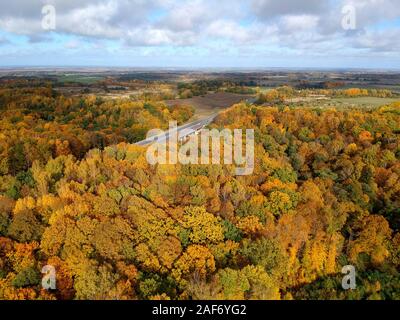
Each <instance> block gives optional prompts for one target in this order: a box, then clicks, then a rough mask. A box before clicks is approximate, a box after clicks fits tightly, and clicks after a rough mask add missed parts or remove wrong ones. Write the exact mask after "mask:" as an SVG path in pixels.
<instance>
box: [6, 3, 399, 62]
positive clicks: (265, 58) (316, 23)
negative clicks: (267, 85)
mask: <svg viewBox="0 0 400 320" xmlns="http://www.w3.org/2000/svg"><path fill="white" fill-rule="evenodd" d="M13 66H106V67H170V68H272V67H283V68H374V69H380V68H382V69H400V1H399V0H11V1H4V0H3V1H1V3H0V67H13Z"/></svg>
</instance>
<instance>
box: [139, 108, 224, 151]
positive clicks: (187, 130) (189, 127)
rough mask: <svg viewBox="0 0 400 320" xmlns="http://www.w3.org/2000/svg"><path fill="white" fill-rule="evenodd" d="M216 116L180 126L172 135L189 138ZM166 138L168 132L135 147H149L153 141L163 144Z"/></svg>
mask: <svg viewBox="0 0 400 320" xmlns="http://www.w3.org/2000/svg"><path fill="white" fill-rule="evenodd" d="M217 115H218V114H214V115H212V116H210V117H207V118H204V119H200V120H197V121H194V122H190V123H187V124H184V125H182V126H180V127H177V129H176V130H173V131H172V133H174V134H175V132H176V131H178V139H184V138H186V137H187V136H190V135H191V134H193V133H194V132H196V131H199V130H201V129H202V128H204V127H206V126H208V125H209V124H210V123H211V122H213V120H214V119H215V118H216V117H217ZM168 138H169V131H166V132H165V134H161V135H157V136H153V137H150V138H148V139H145V140H142V141H139V142H137V143H136V145H139V146H146V145H149V144H151V143H153V142H155V141H158V142H164V141H166V140H167V139H168Z"/></svg>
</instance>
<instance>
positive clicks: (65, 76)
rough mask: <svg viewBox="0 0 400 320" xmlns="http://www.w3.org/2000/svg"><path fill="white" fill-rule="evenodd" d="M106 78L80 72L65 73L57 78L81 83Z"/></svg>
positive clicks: (61, 80) (62, 80)
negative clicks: (80, 73)
mask: <svg viewBox="0 0 400 320" xmlns="http://www.w3.org/2000/svg"><path fill="white" fill-rule="evenodd" d="M103 79H104V78H103V77H101V76H87V75H79V74H63V75H59V76H57V80H58V81H59V82H75V83H81V84H93V83H96V82H98V81H100V80H103Z"/></svg>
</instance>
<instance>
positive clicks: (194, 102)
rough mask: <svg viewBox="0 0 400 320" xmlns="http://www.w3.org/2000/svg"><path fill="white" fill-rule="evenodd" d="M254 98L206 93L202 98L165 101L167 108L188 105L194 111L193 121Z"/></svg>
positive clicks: (234, 94) (250, 96) (244, 95)
mask: <svg viewBox="0 0 400 320" xmlns="http://www.w3.org/2000/svg"><path fill="white" fill-rule="evenodd" d="M253 97H254V96H252V95H246V94H236V93H227V92H217V93H208V94H207V95H205V96H202V97H193V98H190V99H176V100H167V101H165V102H166V103H167V104H168V105H169V106H174V105H190V106H193V107H194V108H195V109H196V112H195V115H194V118H193V120H196V119H198V118H202V117H206V116H210V115H212V114H213V113H215V112H218V111H221V110H223V109H225V108H228V107H230V106H232V105H234V104H236V103H239V102H241V101H244V100H247V99H251V98H253Z"/></svg>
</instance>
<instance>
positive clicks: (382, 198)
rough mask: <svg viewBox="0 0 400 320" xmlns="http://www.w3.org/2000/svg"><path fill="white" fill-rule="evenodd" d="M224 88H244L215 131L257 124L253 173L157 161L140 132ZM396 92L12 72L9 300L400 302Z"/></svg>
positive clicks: (6, 196)
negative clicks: (51, 285) (50, 280)
mask: <svg viewBox="0 0 400 320" xmlns="http://www.w3.org/2000/svg"><path fill="white" fill-rule="evenodd" d="M82 87H83V88H82ZM133 88H135V90H136V91H137V92H139V94H136V93H132V92H130V91H132V90H133ZM127 90H128V91H129V90H130V91H129V93H126V91H127ZM216 92H217V93H218V94H220V96H221V97H226V98H227V99H228V100H226V101H230V100H229V99H232V98H236V97H237V96H240V95H243V99H239V100H240V101H237V102H235V103H233V104H230V103H228V102H222V104H221V107H219V108H218V109H215V110H213V112H214V111H217V112H218V115H217V116H216V118H215V119H214V121H213V122H212V123H211V124H210V125H209V128H215V129H223V128H230V129H234V128H243V129H254V132H255V168H254V172H253V174H252V175H249V176H237V175H235V171H234V168H233V166H231V165H215V164H214V165H211V164H210V165H182V164H176V165H150V164H149V163H148V162H147V161H146V156H145V153H146V148H145V147H143V146H139V145H136V144H135V143H136V142H139V141H141V140H143V139H144V138H145V137H146V134H147V132H148V131H149V130H151V129H153V128H161V129H166V128H168V123H169V121H171V120H176V121H177V122H178V125H181V124H185V123H188V122H190V121H191V119H193V118H194V117H196V116H198V117H199V110H198V108H196V107H194V106H193V105H192V104H191V103H190V101H191V99H197V100H195V101H197V102H198V101H203V100H201V99H204V101H207V99H211V98H212V94H215V93H216ZM183 99H184V103H180V101H183ZM367 99H371V101H380V102H381V103H379V102H378V103H373V104H372V103H371V104H368V103H367V104H368V106H365V105H361V104H356V103H353V102H354V101H366V100H367ZM348 101H352V103H351V104H348V103H347V102H348ZM396 101H400V96H399V95H398V93H396V92H395V91H393V90H391V89H390V88H381V87H377V88H371V87H368V88H358V87H349V86H348V85H347V84H343V83H334V82H329V83H328V82H327V83H319V84H318V86H310V85H307V83H304V82H301V83H299V85H298V86H293V85H292V84H289V85H278V86H275V87H274V88H265V87H262V86H260V85H259V84H258V83H257V82H256V81H252V80H248V79H246V80H244V81H241V82H238V81H236V80H235V79H233V80H232V79H230V80H219V81H206V80H201V81H199V80H196V81H180V82H179V83H177V82H168V81H164V80H159V79H158V80H154V79H138V78H137V77H136V79H133V78H129V77H124V78H118V79H112V78H104V79H102V80H97V81H96V82H93V83H85V84H80V85H79V86H78V85H76V83H75V85H74V84H71V83H69V82H62V83H61V82H60V81H55V80H54V79H52V78H49V79H44V78H34V77H33V78H30V77H25V78H21V77H14V78H2V79H0V300H71V299H83V300H104V299H107V300H111V299H118V300H119V299H121V300H192V299H193V300H208V299H213V300H233V299H241V300H248V299H255V300H278V299H285V300H292V299H294V300H297V299H298V300H309V299H324V300H325V299H326V300H330V299H340V300H342V299H350V300H362V299H374V300H375V299H378V300H380V299H400V274H399V272H400V136H399V134H400V102H396ZM363 103H364V102H363ZM207 110H208V109H207ZM200 116H202V114H200ZM46 265H51V266H54V268H55V270H56V285H57V287H56V289H51V290H47V289H45V288H43V286H42V277H43V274H42V268H43V267H44V266H46ZM346 265H352V266H354V267H355V270H356V271H357V278H356V280H357V287H356V289H353V290H344V289H343V288H342V278H343V274H342V272H341V270H342V267H343V266H346Z"/></svg>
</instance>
